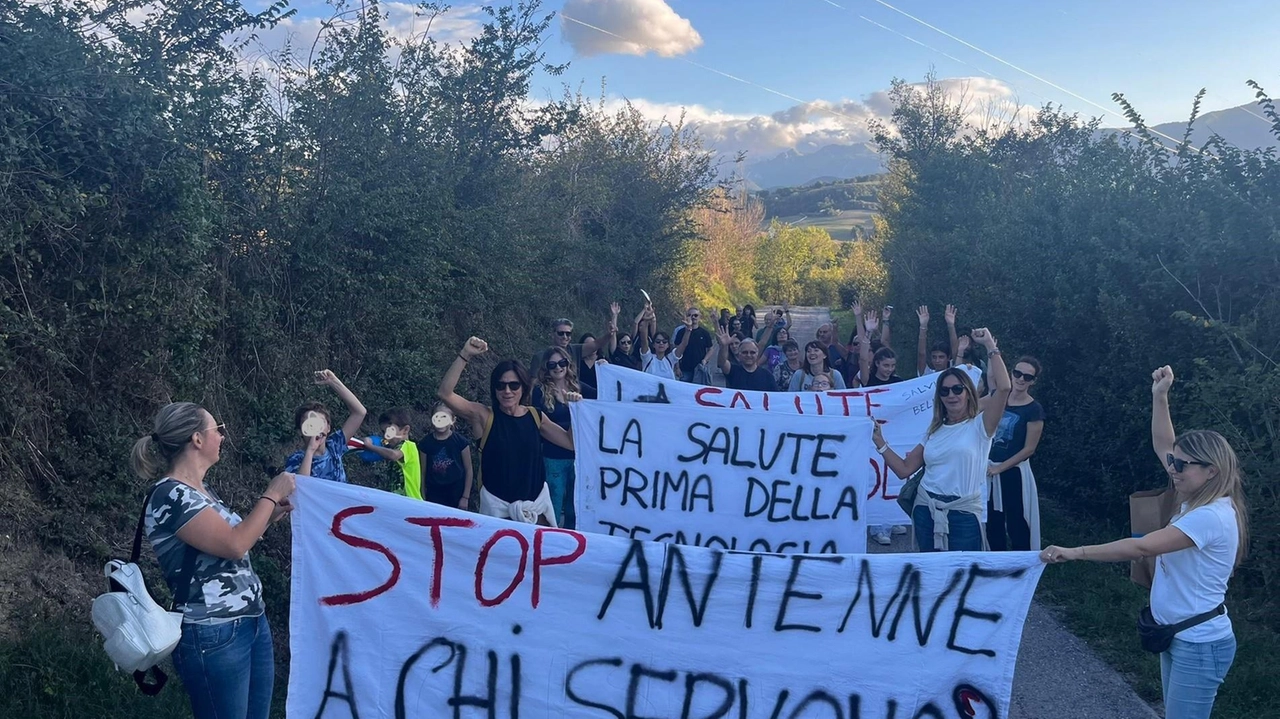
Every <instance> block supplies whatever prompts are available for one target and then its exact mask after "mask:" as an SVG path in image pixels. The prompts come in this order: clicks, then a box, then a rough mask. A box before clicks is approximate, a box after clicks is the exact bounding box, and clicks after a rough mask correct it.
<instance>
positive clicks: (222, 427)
mask: <svg viewBox="0 0 1280 719" xmlns="http://www.w3.org/2000/svg"><path fill="white" fill-rule="evenodd" d="M209 430H213V431H215V432H217V433H218V436H219V437H226V436H227V425H226V423H225V422H224V423H222V424H217V425H214V426H212V427H205V428H204V429H202V430H200V431H201V432H208V431H209ZM1171 456H1172V455H1171Z"/></svg>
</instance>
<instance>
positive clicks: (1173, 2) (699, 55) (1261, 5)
mask: <svg viewBox="0 0 1280 719" xmlns="http://www.w3.org/2000/svg"><path fill="white" fill-rule="evenodd" d="M888 4H889V5H892V6H893V7H895V8H897V9H899V10H901V11H904V12H906V13H910V14H911V15H914V16H916V17H917V18H919V19H921V20H923V21H926V22H928V23H930V24H932V25H935V26H937V27H938V28H941V29H942V30H945V31H947V32H949V33H951V34H952V35H954V36H956V37H957V38H960V39H962V40H964V41H967V42H968V43H970V44H972V45H974V46H976V47H978V48H982V49H983V50H985V51H987V52H989V53H991V54H992V55H995V56H997V57H999V58H1001V59H1003V60H1006V61H1008V62H1009V63H1011V64H1013V65H1017V66H1019V67H1021V68H1023V69H1024V70H1027V71H1029V72H1031V73H1034V74H1036V75H1039V76H1041V77H1042V78H1044V79H1045V80H1048V81H1049V82H1050V83H1053V84H1056V85H1059V86H1060V87H1061V88H1063V89H1057V88H1054V87H1052V86H1050V85H1049V84H1046V83H1044V82H1040V81H1037V80H1034V79H1032V78H1031V77H1029V76H1028V75H1027V74H1025V73H1023V72H1019V71H1017V70H1015V69H1013V68H1011V67H1009V66H1008V65H1005V64H1002V63H1001V62H999V61H997V60H995V59H992V58H991V57H988V56H986V55H984V54H982V53H981V52H978V51H976V50H974V49H972V48H969V47H966V46H965V45H964V44H962V43H961V42H958V41H956V40H954V39H952V38H949V37H946V36H944V35H942V34H940V33H938V32H936V31H934V30H931V29H929V28H928V27H925V26H924V25H922V24H920V23H918V22H916V21H914V20H912V19H910V18H908V17H906V16H904V15H903V14H900V13H898V12H895V11H894V10H892V9H890V7H888V6H886V4H885V3H882V2H877V1H876V0H547V2H546V3H545V7H546V9H547V10H549V11H556V12H561V13H563V14H566V15H568V16H570V17H574V18H576V19H579V20H583V21H586V22H588V23H590V24H594V25H596V26H597V27H600V28H601V29H604V30H608V31H611V32H613V33H614V34H615V35H618V36H621V37H624V38H627V39H629V40H635V41H638V43H639V45H638V46H637V45H632V46H631V47H630V48H627V47H625V46H624V43H621V42H620V41H618V40H617V39H616V38H612V37H609V36H608V35H604V34H602V33H598V32H596V31H595V30H590V29H588V28H585V27H583V26H581V25H576V24H574V23H571V22H568V21H566V20H564V19H563V18H561V19H557V21H556V22H555V24H554V26H553V29H552V35H551V37H550V38H549V39H548V42H547V43H546V45H545V47H544V49H545V51H546V53H547V59H548V60H549V61H551V62H569V63H571V66H570V69H569V71H568V73H567V74H566V75H564V76H562V77H560V78H550V77H539V78H538V81H537V83H536V85H535V90H534V95H535V99H537V98H548V97H558V96H559V95H560V94H561V91H562V87H563V85H564V84H566V83H567V84H569V85H571V86H574V87H577V86H579V85H580V86H581V87H582V88H583V90H584V91H585V92H586V93H587V94H588V95H592V96H594V95H596V94H597V93H598V92H599V88H600V84H601V80H602V78H603V80H604V81H605V82H606V84H607V89H608V93H609V96H610V97H612V98H615V99H616V98H623V97H625V98H627V99H630V100H632V101H633V102H636V103H638V104H639V105H640V106H641V107H642V109H644V110H645V111H646V112H647V113H649V114H653V115H655V116H659V115H662V114H670V113H675V112H679V110H680V108H682V107H684V108H689V116H690V119H692V120H693V121H695V122H700V123H703V124H704V125H705V126H706V129H707V132H708V134H709V135H710V136H711V138H712V139H711V142H712V144H715V145H719V146H720V147H721V148H722V149H726V150H727V149H732V147H731V146H736V145H741V146H743V147H745V148H746V149H752V150H755V151H760V150H773V149H783V148H784V147H785V146H787V145H789V144H793V143H798V142H802V141H805V140H806V139H807V140H809V141H812V142H818V143H821V142H832V141H834V142H840V141H850V142H853V141H860V140H861V139H865V132H863V131H861V130H859V129H857V128H856V127H854V125H856V124H858V123H861V124H863V125H865V119H866V118H869V117H871V116H877V115H881V114H883V112H884V107H883V106H882V103H883V90H884V89H885V88H887V87H888V86H889V83H890V81H891V80H892V79H893V78H894V77H901V78H904V79H907V80H910V81H917V80H919V79H921V78H922V77H923V76H924V75H925V73H927V72H928V71H929V70H930V68H931V67H932V68H933V69H934V70H935V71H936V73H937V74H938V76H939V77H940V78H974V80H970V81H968V82H957V83H955V84H954V87H955V88H956V89H957V91H959V89H960V88H965V89H966V90H967V91H968V92H969V94H970V95H971V96H972V97H974V98H976V99H977V100H978V101H982V100H987V99H991V98H994V99H997V100H999V101H1001V102H1002V103H1006V104H1008V105H1012V104H1014V103H1017V104H1022V105H1029V106H1039V105H1042V104H1044V103H1045V102H1053V103H1060V104H1062V105H1064V106H1065V107H1066V108H1067V109H1068V110H1071V111H1077V112H1080V113H1081V114H1082V115H1086V116H1093V115H1100V114H1102V113H1103V110H1100V109H1099V108H1098V107H1095V106H1093V105H1091V104H1089V102H1086V101H1084V100H1081V99H1079V98H1076V97H1072V95H1071V94H1069V93H1068V92H1066V91H1064V89H1065V90H1068V91H1070V92H1073V93H1075V94H1077V95H1079V96H1081V97H1083V98H1085V99H1086V100H1088V101H1092V102H1094V103H1097V104H1098V105H1101V106H1103V107H1104V108H1106V109H1107V110H1110V111H1112V113H1113V114H1111V115H1104V116H1103V119H1104V124H1105V125H1109V126H1121V125H1123V124H1124V122H1123V120H1122V118H1121V117H1120V116H1119V114H1118V113H1117V112H1115V109H1116V106H1115V105H1114V103H1113V102H1112V101H1111V99H1110V95H1111V93H1112V92H1117V91H1118V92H1122V93H1124V94H1125V96H1126V97H1127V98H1128V99H1129V100H1130V101H1132V102H1133V103H1134V104H1135V106H1136V107H1137V108H1138V110H1139V111H1140V112H1141V113H1143V115H1144V117H1145V118H1146V119H1147V120H1148V122H1149V123H1151V124H1154V123H1158V122H1168V121H1174V120H1184V119H1185V118H1186V117H1187V114H1188V112H1189V110H1190V106H1191V101H1192V98H1193V97H1194V95H1195V93H1196V92H1197V91H1198V90H1199V89H1200V88H1202V87H1205V88H1208V96H1207V97H1206V99H1205V104H1204V108H1205V110H1215V109H1222V108H1226V107H1232V106H1236V105H1240V104H1243V103H1246V102H1250V101H1251V100H1252V99H1253V98H1252V91H1250V90H1249V89H1248V88H1247V87H1245V85H1244V81H1245V80H1246V79H1250V78H1252V79H1256V80H1258V81H1259V82H1261V83H1262V84H1263V86H1264V87H1268V86H1270V87H1272V88H1273V92H1275V93H1280V46H1277V45H1276V43H1274V42H1272V41H1270V40H1268V39H1267V38H1268V37H1270V36H1271V35H1273V34H1274V32H1275V30H1276V29H1278V28H1280V2H1277V1H1276V0H1220V1H1219V2H1213V3H1209V2H1204V1H1203V0H1201V1H1200V2H1192V1H1190V0H1159V1H1157V0H1140V1H1138V2H1128V3H1124V2H1113V1H1104V0H1071V1H1063V2H1042V1H1040V0H967V1H966V0H888ZM836 5H839V6H841V7H836ZM295 7H298V8H299V11H300V12H299V18H298V19H297V22H298V23H299V25H298V29H299V30H302V29H303V28H302V25H301V24H302V23H306V22H307V20H308V19H309V18H315V17H318V16H327V15H328V12H327V8H325V6H323V5H322V4H320V3H319V2H316V0H303V1H302V2H299V3H295ZM383 7H384V9H389V10H390V12H391V14H392V24H394V23H395V22H396V15H397V12H398V13H399V14H400V16H401V22H403V21H404V20H403V17H404V16H405V15H406V13H407V12H409V10H410V5H409V4H400V3H394V2H390V3H389V2H384V3H383ZM451 15H452V22H451V24H448V25H441V26H440V27H441V34H442V36H443V37H442V39H455V40H456V39H462V38H465V37H466V35H467V32H468V28H472V27H475V23H476V22H478V21H479V20H481V16H480V15H479V14H478V13H476V11H475V3H468V2H465V1H464V0H455V9H454V11H453V12H452V13H451ZM863 18H866V19H863ZM868 20H870V21H874V22H875V23H880V24H882V25H884V26H886V27H887V28H889V29H885V28H882V27H877V26H876V25H874V24H872V22H868ZM895 31H896V32H897V33H902V34H905V35H909V36H911V37H912V38H914V39H915V40H917V41H919V42H921V43H924V44H925V45H929V46H931V47H932V48H933V49H929V48H925V47H921V46H920V45H917V44H914V43H912V42H911V41H910V40H907V39H905V38H903V37H901V36H900V35H898V34H895ZM304 34H305V33H304ZM652 47H656V48H659V49H661V50H662V54H659V53H658V52H654V51H652V50H649V49H648V48H652ZM627 50H630V52H631V53H635V52H643V54H628V52H627ZM663 55H666V56H663ZM948 55H949V56H951V57H948ZM691 62H692V63H698V64H700V65H704V66H706V67H708V68H713V69H714V70H718V71H721V72H723V73H729V74H732V75H735V76H738V77H740V78H743V79H745V80H748V81H750V82H752V83H755V84H757V85H761V86H764V87H767V88H769V89H771V90H774V91H777V92H778V93H782V94H785V95H790V96H792V97H794V98H798V99H800V100H803V101H804V103H809V102H814V101H817V102H819V103H821V104H822V106H823V107H827V106H835V107H840V108H841V113H842V116H844V117H845V119H844V120H842V121H839V122H834V123H833V120H834V119H833V118H832V117H831V115H830V113H825V114H824V113H821V112H817V113H815V112H813V111H812V110H813V107H812V106H810V105H806V104H804V103H798V102H796V101H794V100H791V99H787V98H784V97H780V96H779V95H777V94H774V93H770V92H768V91H766V90H764V89H761V88H759V87H754V86H751V85H748V84H745V83H742V82H737V81H734V80H732V79H729V78H726V77H724V76H722V75H720V74H717V73H715V72H713V71H711V70H707V69H703V68H699V67H695V66H694V65H692V64H690V63H691ZM983 71H985V72H986V73H989V75H984V74H983ZM992 76H993V77H992ZM829 104H830V105H829ZM788 112H790V113H791V114H790V116H788V117H787V118H782V119H779V118H780V114H781V113H788ZM753 123H754V124H753ZM762 125H765V126H768V127H765V128H764V130H767V131H764V130H762V129H761V126H762ZM815 132H816V133H817V134H814V133H815Z"/></svg>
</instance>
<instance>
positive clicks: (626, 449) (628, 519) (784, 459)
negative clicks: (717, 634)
mask: <svg viewBox="0 0 1280 719" xmlns="http://www.w3.org/2000/svg"><path fill="white" fill-rule="evenodd" d="M570 410H571V411H572V412H573V439H574V447H575V448H576V449H575V457H576V458H575V462H574V468H575V472H574V473H575V475H576V477H575V482H576V487H577V491H576V495H575V507H576V509H577V514H578V528H579V529H582V530H583V531H587V532H600V533H604V534H611V535H615V536H618V535H620V536H625V537H629V538H631V539H648V540H655V541H663V542H675V543H676V544H693V545H697V546H702V547H718V548H720V549H732V550H738V551H747V552H797V553H801V554H805V553H814V552H821V553H823V554H848V553H852V552H863V551H866V548H867V523H866V496H867V490H868V488H869V487H870V486H871V484H872V482H873V481H874V479H873V477H874V472H873V470H872V467H871V465H870V463H869V462H868V461H867V459H866V456H867V453H868V447H871V449H870V451H871V453H873V454H874V452H875V449H874V447H873V446H872V444H871V427H872V424H871V420H870V419H867V418H866V417H847V418H843V419H842V421H841V422H838V423H837V422H833V421H831V420H824V419H823V418H820V417H788V418H787V421H785V422H780V421H778V418H777V417H770V416H768V415H764V414H730V413H727V412H724V411H723V410H718V409H708V408H706V407H685V408H682V409H680V410H673V409H672V408H670V407H660V406H657V405H651V404H622V403H618V402H575V403H573V404H572V405H570Z"/></svg>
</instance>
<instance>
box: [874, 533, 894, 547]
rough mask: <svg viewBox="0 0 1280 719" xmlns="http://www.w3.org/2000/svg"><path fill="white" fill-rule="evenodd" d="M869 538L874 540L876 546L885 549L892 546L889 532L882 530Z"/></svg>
mask: <svg viewBox="0 0 1280 719" xmlns="http://www.w3.org/2000/svg"><path fill="white" fill-rule="evenodd" d="M871 538H872V539H874V540H876V544H879V545H882V546H885V547H887V546H889V545H890V544H893V540H892V539H890V538H889V532H887V531H885V530H883V529H882V530H880V531H879V532H876V533H875V534H873V535H871Z"/></svg>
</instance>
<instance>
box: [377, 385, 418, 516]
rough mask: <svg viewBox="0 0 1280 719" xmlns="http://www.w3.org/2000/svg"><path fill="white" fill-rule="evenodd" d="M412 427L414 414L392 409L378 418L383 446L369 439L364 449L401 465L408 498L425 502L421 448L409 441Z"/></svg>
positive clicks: (400, 409) (404, 409)
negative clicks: (419, 452)
mask: <svg viewBox="0 0 1280 719" xmlns="http://www.w3.org/2000/svg"><path fill="white" fill-rule="evenodd" d="M412 424H413V413H412V412H410V411H409V410H408V409H406V408H404V407H397V408H395V409H389V410H387V411H386V412H383V413H382V415H381V416H380V417H378V427H379V428H380V429H381V430H382V446H378V445H376V444H374V443H373V438H372V437H370V438H368V439H366V440H365V442H364V448H365V449H367V450H369V451H370V452H373V453H374V454H376V455H378V456H379V457H382V458H383V459H386V460H390V461H392V462H395V463H396V464H398V465H400V472H401V473H402V474H403V475H404V494H405V496H407V497H413V498H414V499H422V463H421V460H420V459H419V458H418V445H416V444H414V443H413V441H412V440H410V439H409V431H410V429H411V426H412Z"/></svg>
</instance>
